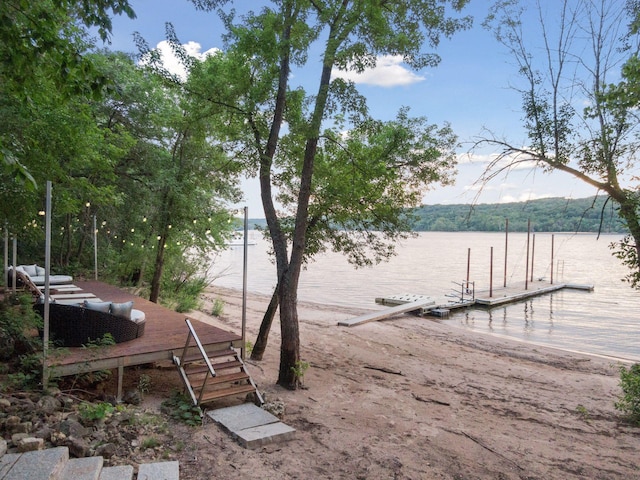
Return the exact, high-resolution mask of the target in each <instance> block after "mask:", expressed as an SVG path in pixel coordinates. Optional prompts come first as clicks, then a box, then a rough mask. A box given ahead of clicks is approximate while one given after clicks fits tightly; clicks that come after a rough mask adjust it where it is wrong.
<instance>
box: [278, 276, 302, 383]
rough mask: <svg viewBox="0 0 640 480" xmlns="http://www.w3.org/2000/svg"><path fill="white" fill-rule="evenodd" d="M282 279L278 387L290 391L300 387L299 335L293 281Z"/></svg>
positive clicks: (280, 290)
mask: <svg viewBox="0 0 640 480" xmlns="http://www.w3.org/2000/svg"><path fill="white" fill-rule="evenodd" d="M287 277H289V278H286V279H284V281H283V283H282V285H281V288H280V289H279V292H280V295H279V296H280V331H281V335H282V342H281V344H280V369H279V372H278V381H277V383H278V385H281V386H283V387H285V388H288V389H290V390H296V389H297V388H298V387H299V386H300V378H299V377H298V375H297V368H296V367H298V366H299V364H300V334H299V326H298V308H297V287H294V286H292V285H291V284H290V282H291V281H292V280H293V282H294V283H295V284H297V281H296V280H295V279H292V278H291V277H290V276H289V275H287Z"/></svg>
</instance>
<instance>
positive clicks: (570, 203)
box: [414, 196, 625, 233]
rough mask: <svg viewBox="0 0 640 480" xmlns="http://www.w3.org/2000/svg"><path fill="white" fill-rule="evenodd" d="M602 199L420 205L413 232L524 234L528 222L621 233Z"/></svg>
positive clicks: (536, 227) (540, 227)
mask: <svg viewBox="0 0 640 480" xmlns="http://www.w3.org/2000/svg"><path fill="white" fill-rule="evenodd" d="M604 203H605V197H604V196H598V197H597V198H596V197H589V198H579V199H575V200H568V199H566V198H543V199H540V200H531V201H529V202H514V203H496V204H480V205H474V206H471V205H423V206H422V207H420V208H418V209H416V210H415V211H414V213H415V215H416V216H417V217H418V218H417V220H416V222H415V223H414V230H416V231H430V232H433V231H443V232H467V231H476V232H495V231H502V230H504V228H505V219H509V230H510V231H513V232H526V231H527V221H528V220H529V219H530V220H531V228H532V230H533V231H536V232H598V230H599V229H601V232H602V233H620V232H624V231H625V228H624V226H623V225H622V223H621V222H620V220H619V218H618V215H617V213H616V211H615V210H614V208H615V207H614V205H615V204H614V203H613V202H611V201H609V202H608V203H607V205H606V207H604V210H603V206H604ZM601 222H602V226H600V224H601Z"/></svg>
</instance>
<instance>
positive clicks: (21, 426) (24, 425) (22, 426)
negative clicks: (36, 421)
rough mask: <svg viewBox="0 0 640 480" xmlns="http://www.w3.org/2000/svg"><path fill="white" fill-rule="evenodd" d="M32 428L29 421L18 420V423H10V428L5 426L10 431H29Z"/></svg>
mask: <svg viewBox="0 0 640 480" xmlns="http://www.w3.org/2000/svg"><path fill="white" fill-rule="evenodd" d="M32 428H33V424H32V423H31V422H20V423H18V424H13V425H11V428H7V430H9V432H10V433H29V432H31V429H32Z"/></svg>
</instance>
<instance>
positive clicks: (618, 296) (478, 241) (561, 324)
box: [213, 232, 640, 361]
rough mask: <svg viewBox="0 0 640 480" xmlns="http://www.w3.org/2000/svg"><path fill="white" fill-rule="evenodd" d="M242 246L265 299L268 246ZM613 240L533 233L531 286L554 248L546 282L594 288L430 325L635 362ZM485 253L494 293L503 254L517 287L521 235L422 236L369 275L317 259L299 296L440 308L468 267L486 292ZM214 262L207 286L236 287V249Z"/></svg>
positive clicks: (636, 304) (633, 333)
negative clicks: (420, 300)
mask: <svg viewBox="0 0 640 480" xmlns="http://www.w3.org/2000/svg"><path fill="white" fill-rule="evenodd" d="M249 238H250V239H252V240H255V241H256V244H255V245H250V246H249V247H248V250H247V256H248V260H249V261H248V275H247V288H248V290H249V291H251V292H256V293H263V294H267V295H271V294H272V292H273V288H274V286H275V277H276V276H275V266H274V265H273V263H272V262H271V260H270V257H269V255H268V250H269V244H268V242H267V241H266V240H264V239H262V238H261V237H260V236H259V234H258V233H257V232H250V234H249ZM619 238H620V236H619V235H615V236H613V235H602V236H600V238H599V239H598V238H597V236H596V235H592V234H559V233H556V234H554V235H553V237H552V234H549V233H537V234H536V235H535V236H531V237H530V238H529V252H530V253H529V258H531V256H533V267H531V266H530V267H529V276H530V275H531V269H533V278H534V280H535V281H534V284H535V282H536V281H538V279H544V281H546V282H549V281H550V277H551V273H552V272H551V270H552V269H551V264H552V261H551V259H552V255H551V250H552V244H553V279H554V283H564V282H566V283H577V284H589V285H593V286H594V290H593V291H592V292H585V291H578V290H568V289H565V290H560V291H558V292H555V293H551V294H548V295H543V296H539V297H535V298H532V299H529V300H527V301H523V302H518V303H515V304H509V305H507V306H501V307H496V308H493V309H491V310H482V309H468V310H459V311H454V312H452V313H451V315H450V316H449V318H448V319H443V320H435V321H441V322H445V323H447V324H451V325H456V326H459V327H460V328H464V329H468V330H472V331H476V332H481V333H487V334H492V335H502V336H507V337H511V338H515V339H518V340H521V341H525V342H531V343H536V344H542V345H549V346H553V347H557V348H563V349H567V350H574V351H582V352H588V353H595V354H600V355H606V356H612V357H616V358H624V359H630V360H634V361H640V292H639V291H634V290H632V289H631V287H630V286H629V284H628V283H625V282H622V281H621V279H622V278H623V277H624V276H625V275H626V272H627V271H626V269H625V268H624V267H623V266H622V265H621V264H620V262H619V261H618V260H617V259H616V258H614V257H613V256H612V255H611V250H610V249H609V244H610V243H611V242H613V241H615V240H618V239H619ZM505 243H507V244H506V245H505ZM492 247H493V288H494V289H497V288H499V287H502V286H503V284H504V279H505V249H506V250H507V259H506V264H507V269H506V282H507V286H509V285H517V284H521V285H522V284H524V281H525V277H526V271H527V270H526V259H527V234H526V233H510V234H509V235H508V238H507V237H505V234H504V233H484V232H482V233H477V232H462V233H459V232H456V233H448V232H425V233H420V234H418V236H417V237H415V238H411V239H408V240H406V241H404V242H403V243H402V244H400V245H399V246H398V249H397V252H398V255H397V256H395V257H394V258H392V259H391V260H390V261H389V262H386V263H383V264H380V265H377V266H375V267H372V268H361V269H357V270H356V269H354V268H353V267H352V266H351V265H349V264H348V263H347V262H346V260H345V259H344V257H342V256H341V255H338V254H335V253H327V254H324V255H320V256H318V258H317V259H316V260H315V261H314V262H312V263H311V264H310V265H309V266H308V268H307V270H305V271H304V272H303V273H302V276H301V281H300V289H299V292H298V298H299V299H300V300H303V301H312V302H318V303H327V304H334V305H342V306H356V307H365V308H370V309H380V308H385V307H382V306H379V305H377V304H376V303H375V298H376V297H385V296H387V297H388V296H391V295H395V294H406V293H411V294H419V295H428V296H431V297H433V298H434V299H435V300H436V301H438V303H441V302H442V303H444V302H445V301H447V300H450V299H451V298H450V297H448V295H450V294H453V293H454V290H457V289H458V288H457V286H456V284H459V283H461V282H463V281H466V278H467V264H468V263H469V265H470V267H469V280H470V281H472V282H475V287H476V290H488V289H489V286H490V281H491V268H490V266H491V250H492ZM468 258H470V261H469V262H468ZM214 261H215V263H214V267H213V275H214V276H215V277H216V278H215V281H214V285H221V286H225V287H231V288H238V289H240V288H242V266H243V248H242V247H231V248H230V249H228V250H226V251H224V252H220V253H219V254H217V256H216V257H215V260H214ZM529 278H530V277H529ZM430 318H431V317H430Z"/></svg>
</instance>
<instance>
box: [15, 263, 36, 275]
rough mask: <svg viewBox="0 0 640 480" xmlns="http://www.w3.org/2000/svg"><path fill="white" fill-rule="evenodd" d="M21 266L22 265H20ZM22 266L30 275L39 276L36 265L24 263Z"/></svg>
mask: <svg viewBox="0 0 640 480" xmlns="http://www.w3.org/2000/svg"><path fill="white" fill-rule="evenodd" d="M18 268H20V267H18ZM22 268H23V269H24V272H25V273H26V274H27V275H29V276H30V277H37V276H38V273H37V271H36V266H35V264H34V265H23V266H22Z"/></svg>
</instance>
